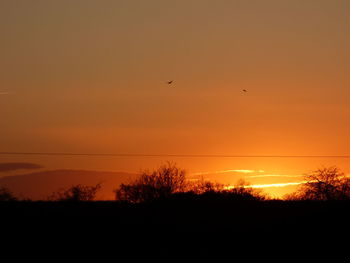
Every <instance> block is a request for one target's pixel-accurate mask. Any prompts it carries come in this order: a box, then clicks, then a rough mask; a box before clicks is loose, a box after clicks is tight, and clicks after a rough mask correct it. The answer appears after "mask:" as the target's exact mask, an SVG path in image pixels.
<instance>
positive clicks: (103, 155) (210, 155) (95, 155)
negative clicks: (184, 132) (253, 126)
mask: <svg viewBox="0 0 350 263" xmlns="http://www.w3.org/2000/svg"><path fill="white" fill-rule="evenodd" d="M0 155H32V156H39V155H41V156H71V157H74V156H86V157H178V158H338V159H348V158H350V155H225V154H141V153H67V152H0Z"/></svg>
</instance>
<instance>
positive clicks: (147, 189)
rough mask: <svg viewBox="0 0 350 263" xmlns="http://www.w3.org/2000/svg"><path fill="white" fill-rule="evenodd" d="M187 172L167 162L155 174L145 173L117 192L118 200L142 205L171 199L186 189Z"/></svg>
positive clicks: (121, 186) (123, 185) (122, 186)
mask: <svg viewBox="0 0 350 263" xmlns="http://www.w3.org/2000/svg"><path fill="white" fill-rule="evenodd" d="M185 177H186V176H185V171H184V170H182V169H180V168H178V167H177V166H176V164H174V163H171V162H167V163H166V164H164V165H161V166H160V167H159V168H158V169H157V170H155V171H153V172H149V171H143V172H142V173H141V175H140V177H139V178H138V179H136V180H134V181H132V182H130V183H128V184H121V185H120V187H119V189H117V190H115V194H116V199H117V200H120V201H128V202H131V203H141V202H146V201H151V200H155V199H160V198H167V197H170V196H171V195H172V194H174V193H178V192H182V191H184V190H185V188H186V178H185Z"/></svg>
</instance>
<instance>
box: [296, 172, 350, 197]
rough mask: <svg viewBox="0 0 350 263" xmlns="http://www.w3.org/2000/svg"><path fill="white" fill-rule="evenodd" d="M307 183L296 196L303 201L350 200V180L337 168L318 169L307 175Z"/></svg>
mask: <svg viewBox="0 0 350 263" xmlns="http://www.w3.org/2000/svg"><path fill="white" fill-rule="evenodd" d="M305 181H306V183H305V184H303V185H302V186H301V188H300V189H299V191H298V192H297V193H296V194H295V195H294V199H301V200H322V201H328V200H347V199H350V179H349V178H348V177H347V176H346V175H345V174H344V173H342V172H341V171H340V170H339V169H338V168H337V167H335V166H333V167H328V168H322V169H318V170H316V171H314V172H312V173H310V174H307V175H305Z"/></svg>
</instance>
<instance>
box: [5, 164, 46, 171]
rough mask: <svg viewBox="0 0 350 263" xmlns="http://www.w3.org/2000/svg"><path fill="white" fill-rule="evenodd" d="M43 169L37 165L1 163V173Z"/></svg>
mask: <svg viewBox="0 0 350 263" xmlns="http://www.w3.org/2000/svg"><path fill="white" fill-rule="evenodd" d="M40 168H43V167H42V166H41V165H39V164H36V163H0V172H10V171H16V170H35V169H40Z"/></svg>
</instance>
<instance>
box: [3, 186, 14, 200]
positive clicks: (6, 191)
mask: <svg viewBox="0 0 350 263" xmlns="http://www.w3.org/2000/svg"><path fill="white" fill-rule="evenodd" d="M5 201H17V198H16V197H15V196H14V195H13V193H12V192H11V191H10V190H9V189H7V188H5V187H1V188H0V202H5Z"/></svg>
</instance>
